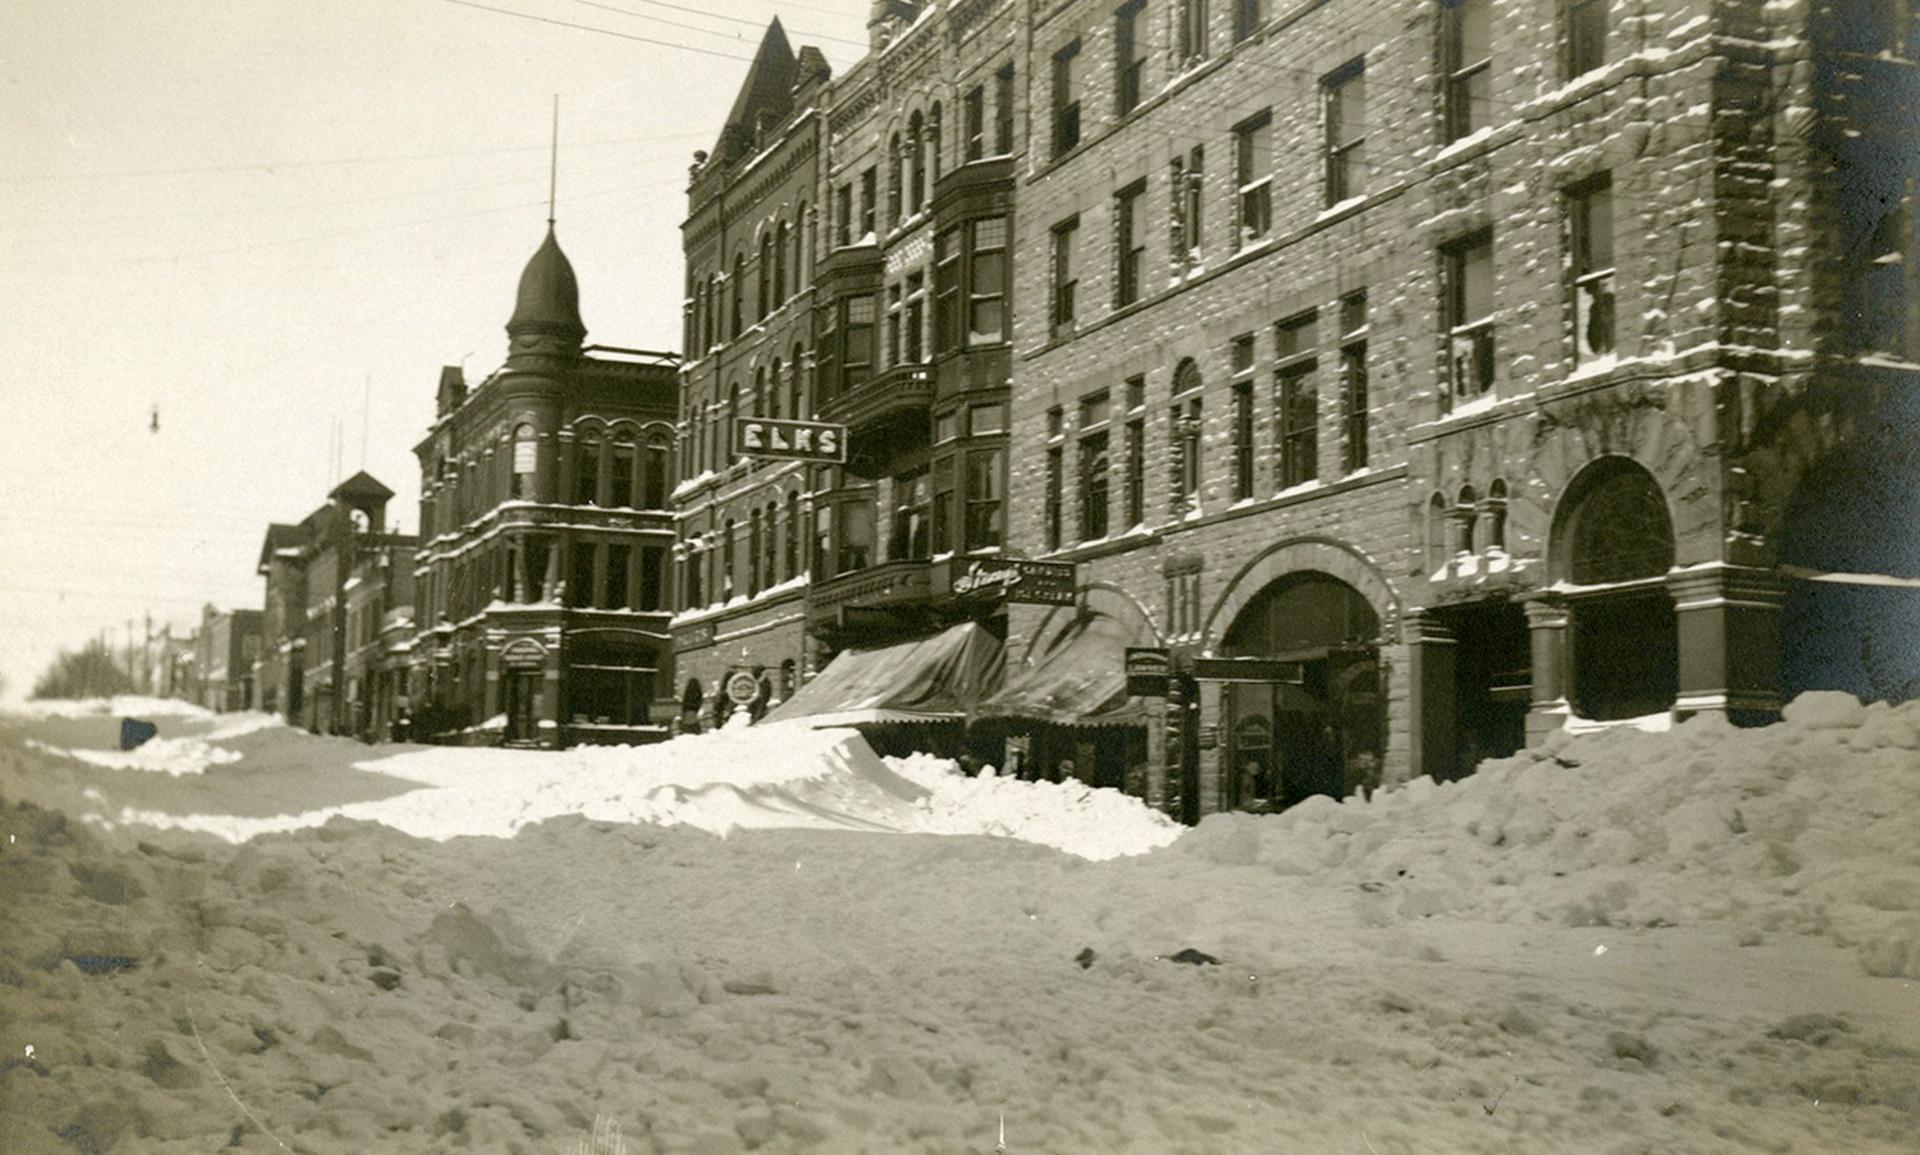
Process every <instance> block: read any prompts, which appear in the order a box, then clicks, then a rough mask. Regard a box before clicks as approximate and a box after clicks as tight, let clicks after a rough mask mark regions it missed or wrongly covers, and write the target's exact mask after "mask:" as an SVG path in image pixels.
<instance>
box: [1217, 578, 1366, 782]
mask: <svg viewBox="0 0 1920 1155" xmlns="http://www.w3.org/2000/svg"><path fill="white" fill-rule="evenodd" d="M1379 633H1380V618H1379V615H1378V614H1376V613H1375V612H1374V609H1373V607H1372V605H1371V604H1369V603H1368V602H1367V600H1366V598H1365V597H1363V596H1362V595H1361V594H1360V592H1359V591H1358V590H1356V589H1354V588H1353V587H1352V586H1349V585H1347V584H1346V583H1345V582H1343V581H1340V580H1339V579H1337V578H1333V577H1330V576H1328V575H1326V574H1321V573H1302V574H1294V575H1290V576H1288V577H1285V578H1282V579H1280V580H1279V581H1276V582H1274V583H1273V584H1271V585H1269V586H1268V587H1267V588H1266V589H1264V590H1262V591H1260V593H1258V594H1256V595H1255V596H1254V598H1253V600H1252V601H1251V602H1249V603H1248V604H1247V606H1246V608H1244V609H1243V610H1241V611H1240V614H1239V616H1238V617H1236V618H1235V619H1234V622H1233V625H1232V626H1231V627H1230V628H1229V629H1228V630H1227V633H1226V636H1225V637H1224V638H1223V639H1222V641H1221V652H1222V653H1223V654H1224V655H1226V656H1228V657H1257V658H1269V659H1279V660H1282V661H1284V662H1286V663H1288V664H1289V665H1290V666H1291V667H1292V669H1293V676H1292V677H1290V678H1286V679H1283V680H1276V681H1265V682H1230V683H1228V684H1227V685H1225V686H1224V687H1222V693H1221V714H1222V717H1221V718H1220V733H1221V745H1222V751H1221V756H1222V759H1223V763H1222V765H1223V769H1224V770H1225V778H1226V783H1225V790H1224V792H1223V793H1224V795H1225V798H1224V801H1225V803H1226V805H1228V806H1230V807H1235V808H1240V809H1249V810H1283V809H1285V808H1287V807H1289V806H1293V805H1296V804H1298V803H1300V802H1303V801H1305V800H1306V799H1308V798H1311V797H1312V796H1314V795H1315V794H1327V795H1331V796H1333V797H1335V798H1339V797H1344V796H1345V795H1347V794H1349V793H1351V792H1352V791H1353V790H1355V789H1357V788H1359V787H1362V786H1365V787H1372V786H1377V785H1378V784H1379V781H1380V761H1381V755H1382V753H1383V749H1384V745H1385V733H1386V724H1385V723H1386V713H1385V708H1384V705H1383V701H1382V694H1381V688H1380V668H1379V648H1378V636H1379Z"/></svg>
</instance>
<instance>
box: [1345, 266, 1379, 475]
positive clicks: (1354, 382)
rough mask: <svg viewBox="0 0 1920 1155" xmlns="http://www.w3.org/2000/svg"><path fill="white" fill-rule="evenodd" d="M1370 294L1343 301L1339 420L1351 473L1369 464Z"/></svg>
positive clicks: (1348, 296)
mask: <svg viewBox="0 0 1920 1155" xmlns="http://www.w3.org/2000/svg"><path fill="white" fill-rule="evenodd" d="M1371 405H1372V402H1371V400H1370V398H1369V396H1368V389H1367V292H1366V290H1365V289H1362V290H1360V291H1359V292H1357V293H1349V294H1347V295H1346V296H1344V297H1342V298H1340V421H1341V429H1342V432H1343V433H1344V434H1345V440H1344V442H1343V444H1342V448H1343V450H1344V464H1345V465H1346V470H1347V472H1348V473H1352V472H1353V471H1354V470H1356V469H1361V468H1364V467H1365V466H1366V464H1367V424H1368V423H1367V417H1368V412H1369V409H1370V408H1371Z"/></svg>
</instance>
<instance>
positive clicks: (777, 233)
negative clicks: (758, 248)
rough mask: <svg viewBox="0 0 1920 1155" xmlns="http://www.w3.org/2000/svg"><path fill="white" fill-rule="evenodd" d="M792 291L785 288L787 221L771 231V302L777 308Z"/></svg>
mask: <svg viewBox="0 0 1920 1155" xmlns="http://www.w3.org/2000/svg"><path fill="white" fill-rule="evenodd" d="M792 295H793V293H792V292H791V291H789V289H788V288H787V222H785V221H781V222H780V226H779V227H778V228H777V229H775V230H774V233H773V302H774V305H775V307H776V308H777V307H778V306H779V305H781V304H783V303H785V301H786V299H787V298H788V297H791V296H792Z"/></svg>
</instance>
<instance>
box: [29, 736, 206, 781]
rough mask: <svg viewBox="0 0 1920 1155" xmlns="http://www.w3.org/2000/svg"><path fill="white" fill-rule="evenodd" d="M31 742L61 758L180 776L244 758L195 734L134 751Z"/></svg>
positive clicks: (157, 741)
mask: <svg viewBox="0 0 1920 1155" xmlns="http://www.w3.org/2000/svg"><path fill="white" fill-rule="evenodd" d="M208 737H212V735H208ZM27 745H28V746H29V747H30V748H32V749H36V750H44V751H45V752H47V753H49V754H53V755H55V756H57V757H61V758H72V759H74V760H76V761H79V762H85V763H87V764H88V765H92V766H103V767H105V768H106V769H108V770H146V771H150V772H153V773H157V774H171V775H173V776H174V777H176V778H178V777H181V776H182V775H187V774H204V773H206V770H207V767H209V766H217V765H220V764H222V763H227V762H238V761H240V759H241V758H242V757H243V755H242V754H241V753H240V752H239V751H238V750H229V749H227V748H226V747H224V746H215V745H213V744H212V743H210V742H208V741H207V739H206V738H194V737H183V738H149V739H148V740H147V741H145V742H142V743H141V744H140V745H138V746H135V747H134V748H133V749H131V750H91V749H87V748H86V747H78V748H70V747H65V746H50V745H48V744H47V743H45V742H42V741H40V740H38V739H36V738H29V739H27Z"/></svg>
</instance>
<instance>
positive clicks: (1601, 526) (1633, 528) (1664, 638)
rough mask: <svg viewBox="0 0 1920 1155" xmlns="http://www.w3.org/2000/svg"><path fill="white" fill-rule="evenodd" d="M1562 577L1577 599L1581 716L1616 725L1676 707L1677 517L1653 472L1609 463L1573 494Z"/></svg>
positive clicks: (1581, 480)
mask: <svg viewBox="0 0 1920 1155" xmlns="http://www.w3.org/2000/svg"><path fill="white" fill-rule="evenodd" d="M1551 556H1552V557H1553V559H1554V566H1553V572H1554V576H1555V577H1556V578H1558V579H1559V580H1560V581H1561V582H1563V583H1565V584H1566V585H1567V586H1569V587H1571V589H1572V592H1571V593H1569V594H1568V602H1569V608H1570V616H1571V622H1570V625H1571V631H1572V678H1571V686H1570V688H1569V689H1570V697H1571V699H1572V705H1573V710H1574V713H1576V714H1578V715H1579V716H1580V717H1583V718H1591V719H1595V720H1599V721H1613V720H1618V719H1623V718H1637V717H1642V716H1644V715H1648V714H1656V713H1659V712H1660V711H1662V710H1669V709H1671V708H1672V707H1673V704H1674V701H1675V700H1676V699H1677V698H1678V696H1679V688H1680V672H1679V671H1680V647H1679V633H1678V629H1677V625H1676V622H1675V618H1674V610H1673V597H1672V595H1671V594H1670V593H1669V592H1668V590H1667V587H1666V576H1667V571H1669V570H1670V569H1672V568H1673V557H1674V543H1673V518H1672V516H1671V514H1669V512H1668V510H1667V499H1666V494H1665V493H1664V492H1662V490H1661V488H1660V483H1659V482H1658V481H1657V480H1655V478H1654V476H1653V474H1651V473H1649V472H1647V470H1646V468H1645V467H1644V466H1642V465H1641V464H1640V463H1638V462H1636V461H1634V460H1633V459H1631V458H1627V457H1602V458H1600V459H1599V460H1597V461H1594V462H1593V463H1591V464H1589V465H1588V466H1586V467H1585V468H1584V469H1582V470H1581V471H1580V472H1579V473H1578V474H1577V475H1575V477H1574V479H1573V481H1572V482H1571V483H1570V484H1569V485H1568V486H1567V492H1566V496H1565V497H1564V498H1562V499H1561V503H1560V509H1559V511H1558V514H1557V515H1556V517H1555V519H1554V530H1553V539H1552V552H1551Z"/></svg>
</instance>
